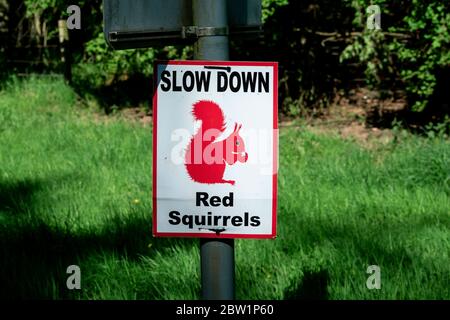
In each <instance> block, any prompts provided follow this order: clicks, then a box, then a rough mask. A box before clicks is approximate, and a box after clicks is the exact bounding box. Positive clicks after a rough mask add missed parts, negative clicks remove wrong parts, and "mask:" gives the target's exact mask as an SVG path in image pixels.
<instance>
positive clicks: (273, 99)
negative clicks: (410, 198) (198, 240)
mask: <svg viewBox="0 0 450 320" xmlns="http://www.w3.org/2000/svg"><path fill="white" fill-rule="evenodd" d="M277 70H278V68H277V63H275V62H230V61H226V62H225V61H165V62H157V63H156V64H155V71H154V72H155V93H154V98H153V117H154V119H153V120H154V127H153V234H154V235H155V236H170V237H175V236H179V237H202V238H274V237H275V236H276V211H277V170H278V134H277V133H278V124H277V122H278V118H277V110H278V106H277V100H278V97H277V88H278V85H277V81H278V77H277V73H278V71H277Z"/></svg>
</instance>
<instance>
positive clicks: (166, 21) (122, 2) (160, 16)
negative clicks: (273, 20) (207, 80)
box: [103, 0, 261, 49]
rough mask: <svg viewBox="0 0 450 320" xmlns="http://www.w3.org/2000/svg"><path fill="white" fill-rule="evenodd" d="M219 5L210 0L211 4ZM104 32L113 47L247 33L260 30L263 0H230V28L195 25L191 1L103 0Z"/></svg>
mask: <svg viewBox="0 0 450 320" xmlns="http://www.w3.org/2000/svg"><path fill="white" fill-rule="evenodd" d="M214 5H217V2H216V1H211V6H214ZM103 7H104V10H103V12H104V13H103V20H104V34H105V37H106V41H107V42H108V44H109V45H110V46H111V47H113V48H114V49H129V48H138V47H149V46H153V45H155V44H174V43H186V44H187V43H193V42H194V41H195V40H196V38H197V36H201V35H218V34H223V35H228V34H229V35H230V36H237V35H245V34H254V33H255V32H260V31H261V0H228V1H227V16H228V28H224V29H223V30H222V29H220V30H219V29H217V28H211V27H209V26H206V27H203V26H195V25H194V23H193V12H192V11H193V10H192V1H186V0H133V1H130V0H104V1H103ZM205 10H206V9H205Z"/></svg>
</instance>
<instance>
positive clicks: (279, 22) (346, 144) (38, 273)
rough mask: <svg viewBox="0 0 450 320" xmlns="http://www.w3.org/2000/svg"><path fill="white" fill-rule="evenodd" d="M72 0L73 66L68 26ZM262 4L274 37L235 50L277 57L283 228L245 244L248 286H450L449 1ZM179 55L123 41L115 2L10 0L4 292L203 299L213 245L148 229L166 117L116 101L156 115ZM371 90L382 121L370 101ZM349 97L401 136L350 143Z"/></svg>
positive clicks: (5, 36)
mask: <svg viewBox="0 0 450 320" xmlns="http://www.w3.org/2000/svg"><path fill="white" fill-rule="evenodd" d="M75 3H76V4H78V5H79V6H80V7H81V10H82V29H81V30H73V31H70V32H69V38H70V41H69V44H68V46H66V47H65V49H66V50H68V52H70V60H66V62H62V59H61V58H62V54H61V47H60V44H59V42H58V30H57V23H58V20H59V19H66V18H67V13H66V8H67V7H68V6H69V5H70V4H75ZM262 3H263V21H264V32H263V33H262V34H261V36H260V37H255V38H254V39H252V40H246V41H242V40H234V41H233V43H232V46H231V56H232V59H233V60H269V61H278V62H279V65H280V79H279V80H280V81H279V93H280V115H281V117H280V118H281V120H282V123H281V130H280V144H279V145H280V161H281V163H280V172H279V210H278V221H279V224H278V234H279V237H278V238H277V239H276V240H274V241H270V240H264V241H254V240H237V241H236V259H237V260H236V268H237V269H236V277H237V279H236V290H237V298H239V299H450V289H449V286H448V283H449V280H450V279H449V277H450V264H449V263H448V262H449V252H450V232H449V228H450V216H449V212H450V145H449V144H450V142H449V139H448V134H449V132H450V118H449V114H450V110H449V104H450V103H449V100H448V89H449V83H450V75H449V66H450V53H449V52H450V51H449V42H450V34H449V27H450V3H449V2H448V1H437V0H429V1H418V0H412V1H406V0H400V1H387V0H373V1H364V0H344V1H334V0H301V1H294V0H263V1H262ZM370 4H379V5H380V7H381V12H382V16H381V27H382V29H381V30H379V31H374V30H368V29H367V27H366V19H367V16H368V15H367V13H366V8H367V6H368V5H370ZM167 58H169V59H191V58H192V49H191V48H190V47H179V46H170V47H154V48H149V49H139V50H126V51H112V50H110V49H109V48H108V47H107V46H106V43H105V41H104V38H103V34H102V8H101V1H100V0H89V1H87V0H81V1H77V2H73V1H65V0H40V1H34V0H8V1H6V0H0V244H1V246H0V298H1V299H15V298H21V299H23V298H44V299H197V298H199V295H200V281H199V252H198V240H197V239H176V238H171V239H161V238H158V239H155V238H152V236H151V219H152V217H151V214H152V204H151V190H152V185H151V181H152V179H151V158H152V154H151V150H152V146H151V143H152V141H151V126H149V125H142V123H141V122H140V121H136V119H135V118H132V119H130V118H129V117H127V113H125V112H116V111H120V110H121V109H123V110H122V111H124V110H125V111H127V110H135V109H138V110H139V112H140V113H143V114H144V115H145V117H146V118H147V120H148V118H150V120H149V121H147V122H145V123H150V124H151V105H150V101H151V99H150V98H151V95H152V92H151V90H150V88H151V81H152V80H151V77H152V72H153V71H152V63H153V61H154V59H167ZM67 65H69V66H70V68H71V70H72V77H71V79H70V81H65V80H64V78H63V76H62V74H63V73H65V69H64V68H65V67H66V66H67ZM362 89H364V90H366V91H364V93H363V94H360V91H359V90H362ZM355 92H356V93H355ZM367 92H368V93H367ZM373 92H376V94H374V93H373ZM399 92H400V94H399ZM375 96H376V98H374V97H375ZM399 96H400V98H401V99H400V100H401V101H403V102H402V109H401V110H400V111H399V110H394V111H395V112H392V114H389V117H385V111H384V109H383V108H385V106H384V105H383V103H382V100H383V99H392V100H396V99H398V98H399ZM336 100H339V101H344V102H345V101H346V102H347V103H346V104H345V103H344V104H343V105H340V104H336ZM369 100H371V101H372V102H371V105H373V106H374V108H375V109H376V110H375V111H373V114H374V115H376V116H377V117H378V118H373V117H372V118H370V119H369V116H368V115H367V114H365V113H361V112H360V113H358V112H359V111H358V110H359V109H358V108H360V109H361V108H364V107H365V106H366V105H369V102H368V101H369ZM389 101H390V100H389ZM336 108H337V109H339V110H340V111H341V110H342V112H348V110H352V108H353V109H358V110H357V111H358V112H356V113H351V115H350V119H349V122H350V123H351V124H355V123H357V124H361V123H362V125H361V127H363V128H364V130H365V131H368V132H370V134H372V133H373V134H375V133H377V132H380V131H382V132H385V131H387V132H386V134H387V137H388V139H381V138H380V139H375V141H370V143H369V142H368V141H364V142H363V143H361V141H359V140H358V139H356V138H350V139H349V138H344V137H343V136H344V135H343V134H342V132H340V131H339V130H341V129H339V130H335V129H336V128H334V127H333V126H334V124H333V123H334V122H333V121H335V120H336V119H334V118H332V115H333V114H334V112H335V111H336ZM133 112H134V111H133ZM383 117H385V118H383ZM306 118H308V121H306V120H305V119H306ZM381 118H382V119H381ZM311 119H313V120H317V121H319V120H320V121H322V119H323V120H324V121H325V122H327V121H328V123H331V124H330V125H329V126H330V127H332V128H331V129H333V130H334V131H326V130H319V129H318V128H317V127H315V126H311V125H310V120H311ZM374 119H375V120H374ZM141 120H142V119H141ZM413 120H414V121H413ZM311 121H312V120H311ZM142 122H144V121H142ZM382 122H384V123H383V124H382ZM381 124H382V125H381ZM386 127H387V128H389V129H387V130H385V128H386ZM412 129H414V130H412ZM330 132H331V133H330ZM337 133H341V134H340V135H339V134H337ZM417 133H420V134H417ZM71 264H77V265H79V266H80V267H81V272H82V280H81V281H82V284H81V286H82V290H80V291H69V290H67V287H66V279H67V276H68V275H67V274H66V268H67V266H68V265H71ZM369 265H379V266H380V267H381V273H382V274H381V279H382V284H381V286H382V289H381V290H368V289H367V288H366V285H365V284H366V279H367V276H368V275H367V274H366V269H367V266H369Z"/></svg>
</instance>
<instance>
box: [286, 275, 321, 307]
mask: <svg viewBox="0 0 450 320" xmlns="http://www.w3.org/2000/svg"><path fill="white" fill-rule="evenodd" d="M328 282H329V275H328V272H327V271H326V270H320V271H306V272H305V273H304V274H303V277H302V279H301V280H300V281H295V282H293V283H292V284H291V285H290V286H289V287H288V288H287V289H286V290H285V292H284V299H285V300H328V290H327V287H328Z"/></svg>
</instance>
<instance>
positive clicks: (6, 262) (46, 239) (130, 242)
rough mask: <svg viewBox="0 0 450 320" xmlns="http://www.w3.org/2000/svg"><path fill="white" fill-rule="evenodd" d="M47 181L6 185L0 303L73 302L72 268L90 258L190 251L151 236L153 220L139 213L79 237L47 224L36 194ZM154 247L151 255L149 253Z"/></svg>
mask: <svg viewBox="0 0 450 320" xmlns="http://www.w3.org/2000/svg"><path fill="white" fill-rule="evenodd" d="M44 183H45V181H30V180H28V181H21V182H17V183H8V184H0V200H1V204H0V219H1V221H2V224H1V225H0V243H1V244H2V245H1V247H0V284H1V285H0V299H54V298H58V299H71V298H78V297H80V296H79V295H80V293H79V292H75V291H70V290H68V289H67V288H66V280H67V277H68V275H67V274H66V269H67V267H68V266H69V265H72V264H81V262H82V261H83V260H84V259H85V258H87V257H89V256H96V255H98V256H100V257H101V256H102V254H104V253H105V252H106V253H108V252H109V253H114V254H116V255H118V256H119V257H120V256H122V257H126V259H128V260H133V259H134V260H137V259H139V258H140V256H143V255H145V256H150V257H151V256H153V255H154V254H156V252H161V251H164V250H165V249H166V248H170V247H174V246H183V247H190V246H192V245H195V242H194V241H192V239H177V238H159V239H154V238H153V237H152V235H151V219H147V218H146V217H145V216H144V215H143V214H142V213H139V210H136V211H135V212H132V214H129V213H128V214H127V216H129V218H125V217H124V216H122V215H121V214H120V211H118V212H115V213H114V216H113V218H112V219H110V221H109V222H108V223H107V224H106V225H105V226H104V227H102V228H97V229H94V228H92V229H87V230H84V231H80V232H74V231H73V229H74V228H73V227H72V226H71V225H70V223H69V222H68V223H66V224H63V223H58V224H57V226H55V225H53V224H51V223H49V222H48V221H44V220H43V219H42V218H41V217H40V216H39V213H38V212H37V210H36V204H35V201H34V200H33V194H34V193H35V192H37V191H38V190H40V189H41V188H42V184H44ZM149 245H151V250H150V249H149Z"/></svg>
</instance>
